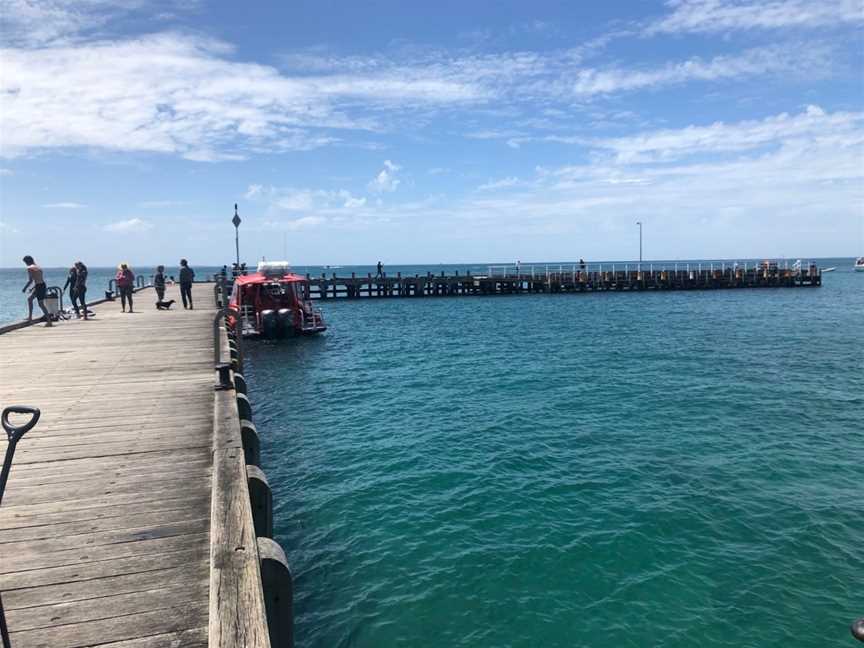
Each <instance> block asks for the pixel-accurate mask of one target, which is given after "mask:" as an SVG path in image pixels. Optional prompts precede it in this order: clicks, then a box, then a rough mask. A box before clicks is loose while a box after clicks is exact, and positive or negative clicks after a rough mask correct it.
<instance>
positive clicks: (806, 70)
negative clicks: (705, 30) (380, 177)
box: [0, 0, 831, 162]
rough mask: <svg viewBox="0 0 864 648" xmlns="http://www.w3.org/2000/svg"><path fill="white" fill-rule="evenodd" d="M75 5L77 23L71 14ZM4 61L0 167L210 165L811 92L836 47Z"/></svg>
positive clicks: (102, 50) (47, 54)
mask: <svg viewBox="0 0 864 648" xmlns="http://www.w3.org/2000/svg"><path fill="white" fill-rule="evenodd" d="M17 1H18V0H16V2H17ZM22 1H23V0H22ZM100 1H101V0H100ZM94 2H97V0H94ZM106 2H107V0H106ZM97 4H98V2H97ZM108 4H111V3H110V2H108ZM114 4H122V3H121V0H117V2H116V3H114ZM16 6H17V5H16ZM27 6H29V4H28V5H27ZM63 6H64V7H65V9H64V11H65V10H68V11H72V9H70V7H72V6H73V5H71V3H64V4H63ZM88 6H89V5H88ZM112 6H113V5H112ZM0 57H2V59H3V62H4V74H3V77H2V81H0V90H2V92H3V93H4V95H3V96H4V111H3V116H2V129H0V137H2V140H0V144H2V155H5V156H7V157H15V156H20V155H26V154H30V153H34V152H39V151H46V150H50V149H56V148H76V147H84V148H96V149H102V150H108V151H121V152H122V151H136V152H152V153H165V154H173V155H179V156H182V157H184V158H187V159H190V160H197V161H202V162H206V161H219V160H237V159H242V158H244V157H248V156H251V155H254V154H256V153H260V152H280V151H302V150H309V149H315V148H319V147H324V146H345V145H350V142H349V141H348V139H349V138H350V137H352V136H354V137H356V136H358V135H359V136H360V137H361V139H362V140H363V142H365V143H366V144H367V145H373V144H375V142H371V143H370V142H369V141H368V140H369V139H371V138H372V137H374V136H375V135H376V134H382V133H386V132H387V131H388V130H393V129H397V128H399V125H400V124H405V125H406V126H407V124H408V123H409V121H410V124H411V126H410V127H411V128H412V129H416V128H418V124H424V123H429V122H430V121H432V120H434V119H437V118H440V117H441V116H442V115H445V114H447V115H452V114H458V115H462V116H465V115H476V116H480V115H481V114H484V113H483V111H487V112H488V111H489V110H491V109H493V108H494V109H496V110H502V109H508V110H510V111H511V114H512V116H514V117H519V116H520V115H524V114H525V113H526V111H530V113H531V114H534V113H535V112H536V105H537V103H538V102H542V103H543V105H544V106H546V107H547V108H549V109H553V108H555V106H556V105H558V106H560V107H562V108H565V109H569V108H571V107H572V105H573V104H574V102H577V103H578V102H583V101H588V100H591V99H593V98H596V97H606V96H609V95H614V94H618V93H624V92H634V91H639V90H645V89H656V88H662V87H668V86H673V85H680V84H684V83H692V82H710V81H718V80H722V81H738V80H743V79H753V78H760V77H766V76H772V75H777V74H783V75H786V76H787V77H789V78H795V77H799V76H800V77H805V76H806V77H807V78H811V79H812V78H813V76H814V75H824V74H828V73H829V71H830V69H831V57H830V53H829V52H828V51H826V49H825V48H824V47H821V48H820V47H815V48H814V47H808V48H801V47H791V46H769V47H763V48H753V49H750V50H747V51H744V52H741V53H738V54H730V55H726V56H719V57H714V58H707V59H703V58H699V57H690V58H687V59H684V60H679V61H669V62H667V63H663V64H657V65H653V66H635V67H626V66H593V67H592V66H585V65H584V61H583V57H584V53H583V52H582V51H581V49H580V48H578V47H576V48H570V49H563V50H558V51H550V52H544V53H539V52H505V53H498V54H485V55H477V54H470V53H465V52H456V53H448V52H446V51H432V52H425V51H424V52H420V53H414V54H413V55H406V56H405V57H402V58H398V59H396V58H393V57H387V56H371V57H366V58H356V57H335V56H331V57H326V56H320V55H317V56H311V55H304V56H303V57H301V58H302V61H303V64H304V65H305V67H302V69H301V68H300V67H299V65H300V64H299V63H298V61H297V60H294V59H289V60H288V61H287V63H286V66H285V67H284V68H282V69H277V68H275V67H271V66H268V65H261V64H257V63H247V62H240V61H237V60H235V58H234V57H235V52H234V50H233V48H232V47H231V46H230V45H228V44H227V43H225V42H223V41H218V40H214V39H207V38H201V37H194V36H189V35H181V34H177V33H160V34H152V35H148V36H142V37H138V38H131V39H126V40H102V41H95V42H88V41H79V40H74V39H73V40H71V41H59V42H54V43H52V45H51V46H50V47H40V48H36V49H29V48H26V47H18V48H7V49H4V50H2V51H0ZM106 61H110V62H111V63H110V65H108V64H106ZM295 67H297V68H298V69H294V68H295ZM504 133H508V136H507V141H508V143H510V145H511V146H513V147H518V146H519V145H520V143H521V141H522V140H521V139H520V138H521V137H522V136H523V135H524V133H523V129H521V128H507V127H506V124H505V127H501V128H496V129H494V130H490V129H484V128H478V129H477V130H475V131H473V132H471V133H470V134H469V136H471V137H475V138H486V137H500V136H501V135H503V134H504Z"/></svg>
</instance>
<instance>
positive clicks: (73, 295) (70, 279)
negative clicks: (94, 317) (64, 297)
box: [63, 263, 81, 317]
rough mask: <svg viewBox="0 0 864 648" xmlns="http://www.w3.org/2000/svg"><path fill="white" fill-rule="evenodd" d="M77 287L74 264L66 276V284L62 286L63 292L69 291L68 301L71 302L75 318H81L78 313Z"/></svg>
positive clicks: (76, 269) (76, 274) (76, 270)
mask: <svg viewBox="0 0 864 648" xmlns="http://www.w3.org/2000/svg"><path fill="white" fill-rule="evenodd" d="M77 285H78V268H77V267H76V266H75V264H74V263H73V264H72V267H71V268H69V272H68V274H67V275H66V283H64V284H63V290H66V289H67V288H68V289H69V301H71V302H72V309H73V310H74V311H75V316H76V317H81V313H80V312H79V311H78V293H77V288H76V286H77Z"/></svg>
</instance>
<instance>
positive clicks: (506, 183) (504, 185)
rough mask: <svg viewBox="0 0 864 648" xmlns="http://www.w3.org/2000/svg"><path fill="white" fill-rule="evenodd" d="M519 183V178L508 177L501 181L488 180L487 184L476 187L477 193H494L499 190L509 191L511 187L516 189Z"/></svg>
mask: <svg viewBox="0 0 864 648" xmlns="http://www.w3.org/2000/svg"><path fill="white" fill-rule="evenodd" d="M520 184H522V183H521V181H520V180H519V178H515V177H509V178H502V179H501V180H490V181H489V182H484V183H483V184H481V185H480V186H479V187H477V190H478V191H494V190H499V189H510V188H512V187H518V186H519V185H520Z"/></svg>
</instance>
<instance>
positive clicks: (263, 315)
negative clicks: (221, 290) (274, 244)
mask: <svg viewBox="0 0 864 648" xmlns="http://www.w3.org/2000/svg"><path fill="white" fill-rule="evenodd" d="M307 294H308V291H307V282H306V278H305V277H302V276H301V275H298V274H293V273H292V272H291V268H290V267H289V266H288V264H287V263H283V262H263V261H262V262H261V263H259V264H258V271H257V272H253V273H252V274H248V275H239V276H237V277H236V278H235V279H234V288H233V290H232V291H231V299H230V301H229V302H228V323H229V325H231V326H237V324H238V322H239V325H240V331H241V332H242V334H243V335H244V336H254V337H264V338H282V337H292V336H295V335H313V334H315V333H321V332H322V331H326V330H327V325H326V324H325V323H324V318H323V317H322V315H321V311H320V310H318V309H316V308H314V307H313V306H312V302H311V301H310V300H309V299H307V298H306V295H307Z"/></svg>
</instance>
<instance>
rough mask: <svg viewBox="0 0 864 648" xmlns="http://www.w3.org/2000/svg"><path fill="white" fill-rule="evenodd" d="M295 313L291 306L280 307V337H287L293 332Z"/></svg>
mask: <svg viewBox="0 0 864 648" xmlns="http://www.w3.org/2000/svg"><path fill="white" fill-rule="evenodd" d="M293 329H294V315H293V313H292V312H291V309H290V308H280V309H279V337H287V336H289V335H291V333H293V332H294V331H293Z"/></svg>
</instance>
